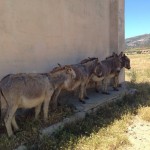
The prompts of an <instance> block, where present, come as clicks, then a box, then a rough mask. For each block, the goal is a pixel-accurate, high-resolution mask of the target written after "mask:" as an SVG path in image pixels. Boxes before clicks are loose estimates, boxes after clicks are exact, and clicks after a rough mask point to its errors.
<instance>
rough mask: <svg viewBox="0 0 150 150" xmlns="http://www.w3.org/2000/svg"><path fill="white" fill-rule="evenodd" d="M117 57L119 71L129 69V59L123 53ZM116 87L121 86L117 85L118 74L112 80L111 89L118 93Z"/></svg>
mask: <svg viewBox="0 0 150 150" xmlns="http://www.w3.org/2000/svg"><path fill="white" fill-rule="evenodd" d="M119 57H120V59H121V69H123V68H126V69H131V66H130V59H129V58H128V57H127V56H126V55H125V54H124V53H123V52H121V53H120V54H119ZM108 59H109V58H108ZM118 86H121V84H119V73H117V74H116V76H115V77H114V78H113V88H114V90H115V91H118Z"/></svg>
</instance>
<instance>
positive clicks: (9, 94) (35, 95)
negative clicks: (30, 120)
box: [0, 66, 76, 137]
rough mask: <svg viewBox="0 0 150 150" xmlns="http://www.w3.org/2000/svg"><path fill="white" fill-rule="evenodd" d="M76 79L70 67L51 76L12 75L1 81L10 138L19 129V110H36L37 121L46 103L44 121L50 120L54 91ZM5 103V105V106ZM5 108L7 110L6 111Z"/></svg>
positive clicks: (5, 121) (3, 106)
mask: <svg viewBox="0 0 150 150" xmlns="http://www.w3.org/2000/svg"><path fill="white" fill-rule="evenodd" d="M75 77H76V74H75V72H74V70H73V69H72V68H71V67H69V66H64V67H63V68H61V69H59V70H56V71H52V72H50V73H49V74H48V73H45V74H32V73H31V74H25V73H20V74H11V75H7V76H5V77H4V78H3V79H2V80H1V81H0V100H1V109H2V113H5V117H4V123H5V126H6V129H7V133H8V136H9V137H10V136H12V135H13V130H12V127H13V128H14V130H15V131H17V130H19V127H18V125H17V123H16V120H15V112H16V111H17V109H18V108H35V118H36V119H37V117H38V115H39V113H40V110H41V105H42V103H44V106H43V112H44V121H46V120H47V119H48V107H49V102H50V100H51V96H52V94H53V93H54V90H55V89H57V88H58V87H59V86H60V85H63V84H65V86H69V84H70V83H71V80H73V79H74V78H75ZM4 103H5V104H4ZM4 108H5V110H4Z"/></svg>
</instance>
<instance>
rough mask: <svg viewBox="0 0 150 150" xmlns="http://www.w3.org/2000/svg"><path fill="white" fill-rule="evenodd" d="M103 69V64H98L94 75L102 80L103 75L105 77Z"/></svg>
mask: <svg viewBox="0 0 150 150" xmlns="http://www.w3.org/2000/svg"><path fill="white" fill-rule="evenodd" d="M102 70H103V68H102V64H101V62H98V64H97V65H96V67H95V70H94V73H93V74H94V75H95V76H97V77H98V78H101V77H102V75H103V71H102Z"/></svg>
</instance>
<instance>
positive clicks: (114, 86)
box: [113, 76, 119, 91]
mask: <svg viewBox="0 0 150 150" xmlns="http://www.w3.org/2000/svg"><path fill="white" fill-rule="evenodd" d="M118 78H119V77H118V76H115V77H114V85H113V89H114V91H119V90H118V88H117V87H118V82H119V79H118Z"/></svg>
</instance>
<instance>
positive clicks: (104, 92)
mask: <svg viewBox="0 0 150 150" xmlns="http://www.w3.org/2000/svg"><path fill="white" fill-rule="evenodd" d="M102 82H103V90H102V94H106V95H109V94H110V93H109V92H108V79H104V80H103V81H102Z"/></svg>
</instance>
